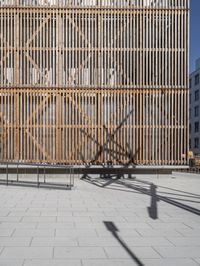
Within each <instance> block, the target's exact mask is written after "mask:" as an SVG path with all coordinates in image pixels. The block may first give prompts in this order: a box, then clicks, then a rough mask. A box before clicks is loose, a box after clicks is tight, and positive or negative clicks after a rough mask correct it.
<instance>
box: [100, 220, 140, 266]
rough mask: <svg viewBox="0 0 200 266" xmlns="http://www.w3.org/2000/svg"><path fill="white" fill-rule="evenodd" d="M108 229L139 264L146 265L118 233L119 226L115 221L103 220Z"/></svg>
mask: <svg viewBox="0 0 200 266" xmlns="http://www.w3.org/2000/svg"><path fill="white" fill-rule="evenodd" d="M103 223H104V225H105V227H106V228H107V230H108V231H109V232H110V233H111V234H112V235H113V237H114V238H115V239H116V240H117V241H118V242H119V243H120V245H121V246H122V247H123V248H124V249H125V251H126V252H127V253H128V255H129V256H130V257H131V258H132V260H133V261H134V262H135V263H136V264H137V265H138V266H144V264H143V263H142V262H141V261H140V260H139V258H138V257H136V255H135V254H134V253H133V252H132V251H131V249H130V248H129V247H128V246H127V244H126V243H125V242H124V241H123V240H122V239H121V238H120V237H119V235H118V232H119V230H118V228H117V227H116V226H115V224H114V223H113V222H110V221H104V222H103Z"/></svg>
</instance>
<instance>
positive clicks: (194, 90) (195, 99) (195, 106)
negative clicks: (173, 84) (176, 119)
mask: <svg viewBox="0 0 200 266" xmlns="http://www.w3.org/2000/svg"><path fill="white" fill-rule="evenodd" d="M189 117H190V125H189V131H190V140H189V146H190V150H191V151H193V153H194V154H195V155H200V58H199V59H197V60H196V67H195V71H194V72H192V73H191V74H190V109H189Z"/></svg>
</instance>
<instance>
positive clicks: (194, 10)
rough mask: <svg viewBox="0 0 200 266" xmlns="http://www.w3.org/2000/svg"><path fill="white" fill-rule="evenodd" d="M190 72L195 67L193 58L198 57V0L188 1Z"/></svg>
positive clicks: (199, 15)
mask: <svg viewBox="0 0 200 266" xmlns="http://www.w3.org/2000/svg"><path fill="white" fill-rule="evenodd" d="M190 8H191V10H190V11H191V13H190V72H192V71H194V69H195V59H197V58H198V57H200V0H191V1H190Z"/></svg>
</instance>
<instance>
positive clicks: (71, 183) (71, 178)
mask: <svg viewBox="0 0 200 266" xmlns="http://www.w3.org/2000/svg"><path fill="white" fill-rule="evenodd" d="M0 165H3V166H5V169H6V180H2V179H1V180H0V182H3V183H6V185H9V184H14V183H23V184H25V183H27V184H30V183H31V184H32V185H33V184H37V186H38V187H40V186H41V184H43V185H45V186H56V187H58V186H59V187H67V188H70V189H71V187H73V186H74V169H73V166H72V165H55V164H47V163H26V162H20V161H17V162H14V161H12V162H10V161H0ZM9 165H10V166H13V165H15V166H16V167H17V180H16V181H14V180H9ZM20 166H29V167H30V168H29V169H35V168H36V167H37V168H36V169H37V181H36V182H31V181H20V180H19V167H20ZM46 168H48V169H53V168H54V169H60V170H68V169H69V173H67V172H66V175H67V174H69V184H65V185H63V184H58V183H49V182H46ZM40 169H43V175H44V179H43V180H44V181H43V183H42V182H40V181H41V180H40V177H39V175H40V173H39V170H40Z"/></svg>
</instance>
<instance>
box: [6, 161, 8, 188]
mask: <svg viewBox="0 0 200 266" xmlns="http://www.w3.org/2000/svg"><path fill="white" fill-rule="evenodd" d="M6 184H7V186H8V162H7V165H6Z"/></svg>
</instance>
